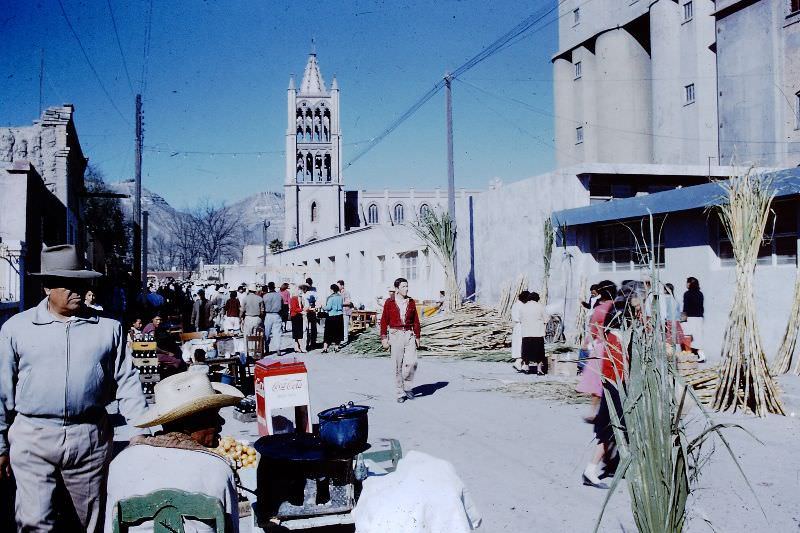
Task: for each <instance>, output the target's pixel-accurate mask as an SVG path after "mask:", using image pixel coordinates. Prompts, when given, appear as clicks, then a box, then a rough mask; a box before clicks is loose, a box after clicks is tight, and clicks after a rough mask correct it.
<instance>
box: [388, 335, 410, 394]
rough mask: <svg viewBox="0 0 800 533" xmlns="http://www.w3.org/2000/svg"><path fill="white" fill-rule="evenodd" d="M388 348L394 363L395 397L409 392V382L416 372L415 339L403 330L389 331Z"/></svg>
mask: <svg viewBox="0 0 800 533" xmlns="http://www.w3.org/2000/svg"><path fill="white" fill-rule="evenodd" d="M389 348H390V350H391V352H392V361H394V382H395V386H396V389H397V397H398V398H402V397H403V396H405V395H406V392H411V382H412V381H414V373H415V372H416V371H417V339H416V337H414V332H413V331H411V330H404V329H390V330H389Z"/></svg>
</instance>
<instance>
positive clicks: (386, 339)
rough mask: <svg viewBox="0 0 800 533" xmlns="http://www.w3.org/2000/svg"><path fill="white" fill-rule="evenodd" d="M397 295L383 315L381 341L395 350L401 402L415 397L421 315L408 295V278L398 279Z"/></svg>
mask: <svg viewBox="0 0 800 533" xmlns="http://www.w3.org/2000/svg"><path fill="white" fill-rule="evenodd" d="M394 286H395V289H397V290H396V291H395V295H394V298H387V300H386V302H385V303H384V304H383V314H381V344H382V345H383V347H384V348H387V349H391V351H392V360H393V361H394V379H395V384H396V385H397V402H398V403H403V402H404V401H406V400H413V399H414V394H413V393H412V392H411V382H412V381H413V380H414V372H415V371H416V370H417V348H419V330H420V325H419V315H418V314H417V305H416V303H415V302H414V299H413V298H409V297H408V280H406V279H405V278H397V279H396V280H394Z"/></svg>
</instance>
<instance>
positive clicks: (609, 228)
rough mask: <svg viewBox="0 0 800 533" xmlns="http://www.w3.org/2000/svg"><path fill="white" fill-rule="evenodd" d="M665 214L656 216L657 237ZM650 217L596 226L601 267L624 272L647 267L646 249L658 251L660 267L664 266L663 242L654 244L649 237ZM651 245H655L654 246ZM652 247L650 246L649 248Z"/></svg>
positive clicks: (654, 221)
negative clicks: (659, 216)
mask: <svg viewBox="0 0 800 533" xmlns="http://www.w3.org/2000/svg"><path fill="white" fill-rule="evenodd" d="M662 224H663V219H662V218H654V219H653V228H654V233H655V234H656V236H657V237H656V238H658V235H660V234H661V233H662V232H661V231H660V230H661V226H662ZM649 235H650V220H649V219H639V220H632V221H628V222H625V223H619V222H617V223H614V224H605V225H602V226H597V227H596V228H594V257H595V259H596V260H597V263H598V265H599V267H600V270H601V271H605V272H623V271H629V270H634V269H637V268H647V266H648V265H647V263H648V257H647V252H648V251H651V252H652V253H654V254H655V257H654V260H655V265H656V266H657V267H661V268H663V267H664V243H663V241H659V242H657V243H656V244H655V246H651V244H650V243H648V242H647V241H649ZM651 248H652V249H651ZM650 249H651V250H650Z"/></svg>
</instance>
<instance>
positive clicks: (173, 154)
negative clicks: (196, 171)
mask: <svg viewBox="0 0 800 533" xmlns="http://www.w3.org/2000/svg"><path fill="white" fill-rule="evenodd" d="M368 142H370V140H369V139H367V140H363V141H353V142H349V143H343V146H357V145H359V144H364V143H368ZM144 151H146V152H153V153H161V154H169V156H170V157H176V156H179V155H182V156H189V155H208V156H217V155H220V156H225V155H230V156H233V157H236V156H240V155H242V156H249V155H255V156H259V157H260V156H262V155H282V154H285V153H286V150H239V151H236V152H214V151H206V150H182V149H174V148H169V147H167V148H164V147H162V146H159V145H150V146H144Z"/></svg>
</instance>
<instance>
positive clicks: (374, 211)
mask: <svg viewBox="0 0 800 533" xmlns="http://www.w3.org/2000/svg"><path fill="white" fill-rule="evenodd" d="M367 223H368V224H377V223H378V206H377V205H375V204H370V205H369V207H368V208H367Z"/></svg>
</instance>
